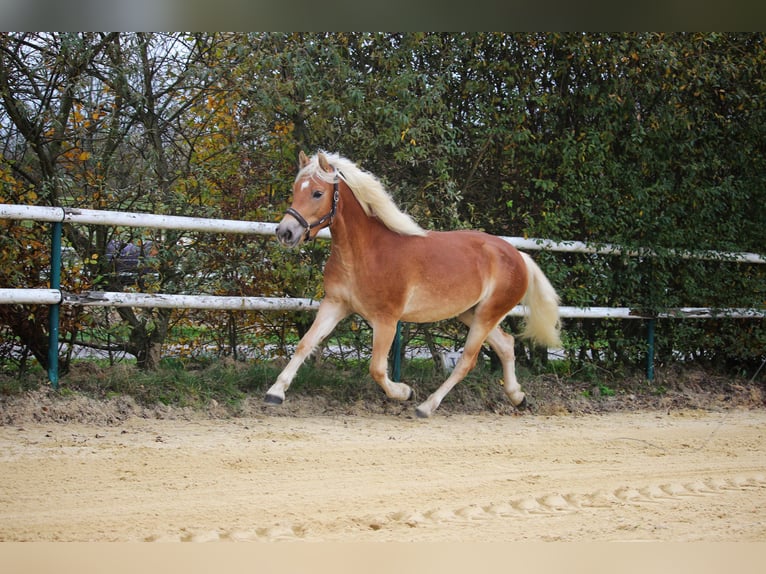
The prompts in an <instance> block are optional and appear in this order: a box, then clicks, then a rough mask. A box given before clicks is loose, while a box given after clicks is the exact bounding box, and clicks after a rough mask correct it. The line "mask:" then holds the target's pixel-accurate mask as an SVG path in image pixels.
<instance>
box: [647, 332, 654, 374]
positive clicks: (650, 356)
mask: <svg viewBox="0 0 766 574" xmlns="http://www.w3.org/2000/svg"><path fill="white" fill-rule="evenodd" d="M646 343H647V347H648V348H647V351H646V379H647V380H649V381H653V380H654V319H649V324H648V325H647V331H646Z"/></svg>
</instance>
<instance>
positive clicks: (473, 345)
mask: <svg viewBox="0 0 766 574" xmlns="http://www.w3.org/2000/svg"><path fill="white" fill-rule="evenodd" d="M473 316H474V313H473V312H472V311H467V312H466V313H464V314H463V315H461V316H460V317H458V318H459V319H460V320H461V321H462V322H463V323H466V324H467V325H469V326H470V328H469V330H468V337H466V341H465V347H464V348H463V354H462V355H460V359H459V360H458V362H457V364H456V365H455V368H454V369H452V373H450V376H449V377H447V380H446V381H444V382H443V383H442V385H441V386H440V387H439V388H438V389H436V391H434V392H433V393H432V394H431V396H429V397H428V398H427V399H426V400H425V401H424V402H423V403H422V404H420V405H419V406H418V407H417V408H416V409H415V414H416V415H417V416H419V417H421V418H426V417H430V416H431V415H432V414H433V413H434V411H435V410H436V409H437V408H439V405H440V404H441V402H442V400H443V399H444V397H445V396H447V393H449V392H450V391H451V390H452V388H453V387H454V386H455V385H457V384H458V383H459V382H460V381H462V380H463V379H464V378H465V376H466V375H467V374H468V372H469V371H470V370H471V369H473V367H474V366H475V365H476V359H477V357H478V356H479V351H480V350H481V346H482V344H483V343H484V339H485V338H486V337H487V334H488V331H489V330H491V328H489V327H487V326H486V324H485V323H482V322H480V321H477V320H476V319H475V318H473Z"/></svg>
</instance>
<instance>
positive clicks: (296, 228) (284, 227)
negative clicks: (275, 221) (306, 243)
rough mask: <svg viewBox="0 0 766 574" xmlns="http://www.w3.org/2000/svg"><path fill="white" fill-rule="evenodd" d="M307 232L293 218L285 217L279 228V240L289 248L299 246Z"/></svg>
mask: <svg viewBox="0 0 766 574" xmlns="http://www.w3.org/2000/svg"><path fill="white" fill-rule="evenodd" d="M305 233H306V230H305V229H304V228H303V227H301V225H300V224H299V223H298V222H297V221H296V220H295V219H294V218H292V217H285V218H283V219H282V221H281V222H280V223H279V225H278V226H277V239H278V240H279V242H280V243H281V244H282V245H286V246H287V247H295V246H297V245H298V244H299V243H300V242H301V240H302V239H303V236H304V234H305Z"/></svg>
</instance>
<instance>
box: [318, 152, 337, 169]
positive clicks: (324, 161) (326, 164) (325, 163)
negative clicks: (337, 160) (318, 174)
mask: <svg viewBox="0 0 766 574" xmlns="http://www.w3.org/2000/svg"><path fill="white" fill-rule="evenodd" d="M317 159H318V160H319V167H321V168H322V169H323V170H324V171H326V172H330V173H332V172H333V171H334V170H333V168H332V166H331V165H330V162H329V161H327V157H326V156H325V154H323V153H322V152H321V151H320V152H319V153H318V154H317Z"/></svg>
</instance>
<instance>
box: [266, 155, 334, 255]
mask: <svg viewBox="0 0 766 574" xmlns="http://www.w3.org/2000/svg"><path fill="white" fill-rule="evenodd" d="M298 161H299V165H300V171H299V172H298V177H296V179H295V184H293V203H292V205H291V206H290V207H289V208H288V209H287V212H286V213H285V216H284V217H283V218H282V221H281V222H280V223H279V225H278V226H277V239H279V241H280V242H281V243H282V244H284V245H287V246H289V247H295V246H296V245H299V244H300V243H301V242H302V241H306V240H308V239H313V238H314V237H316V234H317V233H318V232H319V230H320V229H323V228H324V227H328V226H329V225H330V224H332V220H333V217H335V210H336V207H337V204H338V175H337V173H336V171H335V169H334V168H333V167H332V166H331V165H330V164H329V162H328V161H327V157H325V155H324V154H323V153H322V152H319V153H318V154H317V155H316V157H315V158H314V159H309V158H308V157H306V154H305V153H303V152H300V154H299V155H298Z"/></svg>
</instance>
